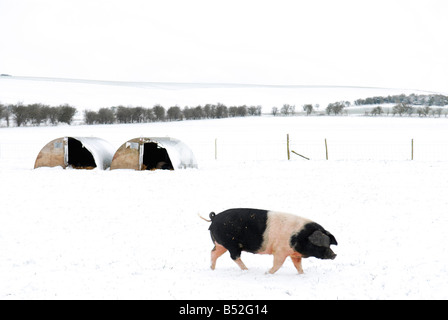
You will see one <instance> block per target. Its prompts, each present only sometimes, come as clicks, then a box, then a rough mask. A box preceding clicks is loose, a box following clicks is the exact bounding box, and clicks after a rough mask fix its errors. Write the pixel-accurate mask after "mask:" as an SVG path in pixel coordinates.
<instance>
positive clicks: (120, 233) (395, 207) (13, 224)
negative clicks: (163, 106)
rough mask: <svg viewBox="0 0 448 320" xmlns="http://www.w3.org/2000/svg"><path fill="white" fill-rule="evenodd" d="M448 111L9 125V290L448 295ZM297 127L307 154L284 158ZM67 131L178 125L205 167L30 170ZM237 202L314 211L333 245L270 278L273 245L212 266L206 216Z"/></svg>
mask: <svg viewBox="0 0 448 320" xmlns="http://www.w3.org/2000/svg"><path fill="white" fill-rule="evenodd" d="M447 121H448V120H447V119H446V118H443V117H442V118H425V119H421V118H399V117H395V118H392V117H388V118H386V117H378V118H370V117H288V118H287V117H267V116H264V117H257V118H242V119H222V120H201V121H182V122H171V123H152V124H141V125H103V126H57V127H34V128H31V127H25V128H0V199H1V211H0V299H134V298H135V299H447V298H448V291H447V289H446V288H447V287H448V267H447V266H448V264H447V258H446V257H447V256H448V248H447V241H446V240H447V236H446V229H447V227H448V218H447V211H448V210H447V208H448V198H447V197H446V190H448V162H447V161H446V160H447V157H448V150H447V149H446V148H445V147H444V146H446V145H447V143H446V137H447V136H448V135H447V134H448V126H447ZM287 133H289V134H290V137H291V149H293V150H295V151H297V152H298V153H301V154H304V155H306V156H309V157H310V158H311V161H307V160H304V159H303V158H301V157H298V156H295V155H291V160H290V161H288V160H286V134H287ZM60 136H75V137H77V136H81V137H89V136H91V137H99V138H102V139H105V140H106V141H108V142H110V143H111V144H112V146H113V147H114V148H115V149H118V147H119V146H120V145H122V144H123V143H124V142H126V141H128V140H129V139H131V138H134V137H139V136H160V137H164V136H165V137H166V136H169V137H173V138H178V139H180V140H181V141H183V142H185V143H186V144H187V145H188V146H189V147H190V148H191V149H192V151H193V152H194V154H195V156H196V159H197V162H198V169H185V170H174V171H161V170H159V171H144V172H137V171H132V170H112V171H110V170H105V171H102V170H98V169H95V170H74V169H67V170H63V169H61V168H40V169H36V170H33V169H32V168H33V165H34V161H35V158H36V156H37V154H38V152H39V151H40V149H41V148H42V147H43V146H44V145H45V144H46V143H47V142H48V141H51V140H52V139H54V138H57V137H60ZM325 138H326V139H327V141H328V145H329V160H328V161H327V160H325V149H324V139H325ZM215 139H217V140H216V141H217V146H218V152H217V160H215V149H214V148H215ZM411 139H414V141H415V157H414V159H415V160H414V161H411V160H410V153H411V151H410V148H411ZM368 146H374V148H368ZM395 146H399V150H400V151H398V152H395V151H394V150H395V149H394V147H395ZM339 149H340V150H339ZM361 151H362V152H361ZM364 151H365V152H364ZM391 151H393V152H391ZM232 207H255V208H263V209H272V210H278V211H283V212H291V213H295V214H297V215H301V216H304V217H307V218H310V219H312V220H314V221H316V222H318V223H320V224H322V225H323V226H324V227H325V228H326V229H327V230H329V231H330V232H331V233H332V234H334V235H335V237H336V239H337V241H338V243H339V245H338V246H335V247H333V249H334V251H335V253H337V255H338V256H337V257H336V259H335V260H318V259H315V258H309V259H305V260H304V261H303V269H304V272H305V274H303V275H299V274H297V271H296V270H295V268H294V266H293V265H292V263H291V261H290V260H289V259H288V260H287V261H286V262H285V264H284V265H283V267H282V268H281V269H280V270H279V271H278V272H277V273H275V274H274V275H269V274H266V271H267V270H268V269H270V268H271V266H272V259H273V258H272V256H268V255H253V254H250V253H243V255H242V260H243V261H244V263H245V264H246V265H247V267H248V268H249V270H248V271H241V270H240V269H239V268H238V266H237V265H236V264H235V263H234V262H233V261H232V260H231V259H230V256H229V255H228V254H227V253H226V254H225V255H223V256H222V257H221V258H220V259H218V262H217V266H216V270H215V271H212V270H210V268H209V265H210V250H211V249H212V247H213V245H212V242H211V239H210V235H209V232H208V230H207V229H208V226H209V224H208V223H207V222H205V221H203V220H201V219H199V217H198V216H197V214H198V213H199V214H201V215H202V216H204V217H207V216H208V214H209V213H210V212H211V211H214V212H216V213H218V212H221V211H223V210H225V209H228V208H232Z"/></svg>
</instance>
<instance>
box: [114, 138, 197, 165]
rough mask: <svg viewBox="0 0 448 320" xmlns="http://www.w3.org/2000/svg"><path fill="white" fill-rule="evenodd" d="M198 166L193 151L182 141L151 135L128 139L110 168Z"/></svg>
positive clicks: (119, 149) (116, 154)
mask: <svg viewBox="0 0 448 320" xmlns="http://www.w3.org/2000/svg"><path fill="white" fill-rule="evenodd" d="M197 167H198V164H197V162H196V158H195V156H194V154H193V152H192V151H191V149H190V148H189V147H188V146H187V145H186V144H185V143H183V142H182V141H180V140H178V139H174V138H168V137H151V138H135V139H131V140H129V141H126V142H125V143H124V144H123V145H122V146H121V147H120V148H118V150H117V152H115V155H114V157H113V159H112V164H111V166H110V169H111V170H114V169H133V170H157V169H164V170H175V169H185V168H197Z"/></svg>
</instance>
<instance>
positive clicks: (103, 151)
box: [34, 137, 114, 170]
mask: <svg viewBox="0 0 448 320" xmlns="http://www.w3.org/2000/svg"><path fill="white" fill-rule="evenodd" d="M113 155H114V148H113V147H112V145H111V144H109V142H107V141H105V140H103V139H100V138H92V137H76V138H75V137H62V138H57V139H54V140H52V141H50V142H49V143H47V144H46V145H45V146H44V147H43V148H42V150H41V151H40V152H39V154H38V156H37V158H36V162H35V164H34V169H36V168H40V167H58V166H60V167H62V168H64V169H65V168H67V167H72V168H75V169H95V168H98V169H100V170H105V169H107V168H109V167H110V164H111V162H112V157H113Z"/></svg>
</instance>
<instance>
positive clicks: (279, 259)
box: [269, 253, 288, 274]
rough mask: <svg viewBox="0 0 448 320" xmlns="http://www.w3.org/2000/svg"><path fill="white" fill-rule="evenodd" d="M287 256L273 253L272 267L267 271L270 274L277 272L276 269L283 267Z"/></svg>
mask: <svg viewBox="0 0 448 320" xmlns="http://www.w3.org/2000/svg"><path fill="white" fill-rule="evenodd" d="M287 257H288V255H285V254H283V253H274V266H273V267H272V268H271V269H270V270H269V273H270V274H273V273H275V272H277V270H278V269H280V267H281V266H282V265H283V263H284V262H285V260H286V258H287Z"/></svg>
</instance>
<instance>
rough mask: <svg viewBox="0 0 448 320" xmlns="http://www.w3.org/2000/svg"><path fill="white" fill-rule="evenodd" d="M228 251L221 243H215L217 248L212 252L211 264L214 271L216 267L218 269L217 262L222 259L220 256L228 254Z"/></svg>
mask: <svg viewBox="0 0 448 320" xmlns="http://www.w3.org/2000/svg"><path fill="white" fill-rule="evenodd" d="M226 251H227V249H226V248H224V247H223V246H222V245H220V244H219V243H217V242H215V247H214V248H213V250H212V254H211V257H212V259H211V260H212V264H211V266H210V267H211V268H212V270H215V267H216V260H218V258H219V257H220V256H222V255H223V254H224V253H226Z"/></svg>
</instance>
